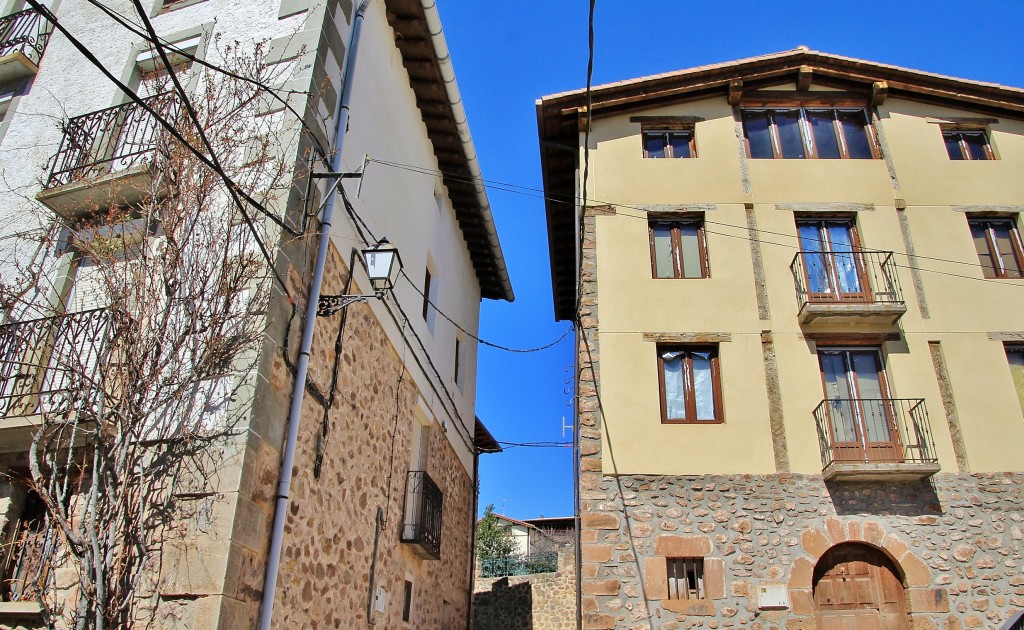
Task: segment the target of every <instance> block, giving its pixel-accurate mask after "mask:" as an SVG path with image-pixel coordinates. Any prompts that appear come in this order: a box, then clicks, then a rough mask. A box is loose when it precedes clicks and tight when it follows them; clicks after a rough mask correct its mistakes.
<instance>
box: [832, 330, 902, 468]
mask: <svg viewBox="0 0 1024 630" xmlns="http://www.w3.org/2000/svg"><path fill="white" fill-rule="evenodd" d="M818 360H819V361H820V363H821V378H822V381H823V383H824V387H825V399H826V402H827V405H826V406H827V410H828V420H829V423H828V424H829V429H830V433H831V435H830V436H829V439H830V441H831V442H832V452H833V454H834V457H835V460H836V462H839V463H842V462H848V463H849V462H861V463H864V462H900V461H902V449H901V447H900V444H899V432H898V431H897V430H896V426H895V414H894V410H893V409H892V404H891V402H890V396H889V388H888V384H887V383H886V379H885V371H884V369H883V367H882V357H881V355H880V353H879V352H878V350H877V349H843V348H836V349H821V350H819V351H818Z"/></svg>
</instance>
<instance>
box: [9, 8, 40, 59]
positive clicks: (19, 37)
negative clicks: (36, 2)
mask: <svg viewBox="0 0 1024 630" xmlns="http://www.w3.org/2000/svg"><path fill="white" fill-rule="evenodd" d="M51 33H53V24H50V22H49V21H47V20H44V19H43V18H42V17H41V16H40V15H39V13H38V12H37V11H36V10H35V9H26V10H24V11H19V12H18V13H12V14H10V15H7V16H4V17H2V18H0V57H3V56H6V55H9V54H11V53H15V52H20V53H21V54H23V55H25V56H26V57H28V59H29V60H30V61H31V62H32V63H34V64H36V65H39V60H40V59H42V57H43V51H44V50H46V42H48V41H49V40H50V34H51Z"/></svg>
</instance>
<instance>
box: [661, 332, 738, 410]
mask: <svg viewBox="0 0 1024 630" xmlns="http://www.w3.org/2000/svg"><path fill="white" fill-rule="evenodd" d="M664 352H685V353H686V355H685V356H684V358H683V385H684V386H685V387H686V388H687V395H686V416H687V417H685V418H669V417H668V399H667V398H666V395H665V360H664V359H663V358H662V356H661V355H662V354H663V353H664ZM694 352H708V353H710V359H711V389H712V398H713V401H714V406H715V418H714V420H698V419H697V417H696V416H697V401H696V392H694V391H693V358H692V356H691V355H692V353H694ZM657 353H658V393H659V398H660V400H661V423H662V424H723V423H724V422H725V413H724V411H723V405H722V366H721V361H720V359H719V356H718V345H717V344H714V345H694V344H658V346H657Z"/></svg>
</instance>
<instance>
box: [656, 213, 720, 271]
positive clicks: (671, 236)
mask: <svg viewBox="0 0 1024 630" xmlns="http://www.w3.org/2000/svg"><path fill="white" fill-rule="evenodd" d="M649 229H650V241H651V272H652V274H653V276H654V277H655V278H707V277H708V276H709V275H710V273H709V270H708V254H707V241H706V240H705V238H704V221H703V219H699V218H697V219H686V220H679V221H667V220H658V221H651V222H650V224H649Z"/></svg>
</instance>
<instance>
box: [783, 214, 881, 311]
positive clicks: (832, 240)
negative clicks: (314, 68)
mask: <svg viewBox="0 0 1024 630" xmlns="http://www.w3.org/2000/svg"><path fill="white" fill-rule="evenodd" d="M797 230H798V232H799V235H800V251H801V256H802V258H803V268H804V282H805V283H806V286H807V292H808V298H809V299H810V301H812V302H869V301H870V288H869V285H868V282H867V274H866V273H865V269H864V263H863V261H862V260H861V258H860V256H859V255H858V254H857V252H859V251H860V241H859V240H858V238H857V231H856V229H855V228H854V226H853V222H852V221H848V220H844V219H827V220H816V221H799V222H798V223H797Z"/></svg>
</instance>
